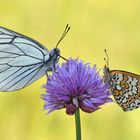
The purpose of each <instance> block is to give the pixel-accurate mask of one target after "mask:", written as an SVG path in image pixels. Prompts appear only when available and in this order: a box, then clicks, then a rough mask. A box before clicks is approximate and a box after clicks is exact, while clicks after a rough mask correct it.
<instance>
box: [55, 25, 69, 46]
mask: <svg viewBox="0 0 140 140" xmlns="http://www.w3.org/2000/svg"><path fill="white" fill-rule="evenodd" d="M69 30H70V26H69V25H68V24H67V25H66V27H65V30H64V32H63V34H62V35H61V37H60V39H59V41H58V42H57V44H56V48H57V47H58V45H59V44H60V42H61V41H62V39H63V38H64V37H65V36H66V34H67V33H68V31H69Z"/></svg>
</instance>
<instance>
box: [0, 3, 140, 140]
mask: <svg viewBox="0 0 140 140" xmlns="http://www.w3.org/2000/svg"><path fill="white" fill-rule="evenodd" d="M67 23H68V24H70V26H71V27H72V28H71V30H70V32H69V34H68V35H67V36H66V38H65V39H64V40H63V42H61V44H60V45H59V48H60V49H61V54H62V56H64V57H66V58H69V57H73V58H77V57H80V58H81V59H83V60H84V61H85V62H90V63H91V64H97V66H98V68H99V69H103V67H104V64H105V62H104V60H103V58H104V57H105V54H104V49H105V48H106V49H107V50H108V54H109V58H110V69H121V70H127V71H130V72H134V73H140V1H139V0H117V1H113V0H77V1H76V0H59V1H58V0H42V1H41V0H24V1H20V0H13V1H12V0H4V1H2V0H1V1H0V25H1V26H4V27H7V28H9V29H12V30H15V31H17V32H20V33H22V34H25V35H28V36H30V37H32V38H34V39H36V40H38V41H39V42H41V43H42V44H44V45H45V46H46V47H47V48H48V49H52V48H53V47H54V46H55V45H56V43H57V41H58V40H59V38H60V35H61V34H62V32H63V30H64V27H65V25H66V24H67ZM61 62H62V60H61V61H60V63H61ZM101 73H102V70H101ZM45 81H46V78H45V76H44V77H43V78H41V79H40V80H38V81H37V82H35V83H33V84H32V85H30V86H29V87H27V88H25V89H23V90H19V91H17V92H11V93H1V94H0V140H74V139H75V123H74V116H67V115H66V114H65V110H61V111H56V112H53V113H52V114H50V115H46V111H44V110H43V105H44V102H43V100H42V99H41V98H40V95H41V94H42V93H44V92H45V90H44V89H41V86H42V84H44V83H45ZM81 118H82V135H83V140H118V139H120V140H133V139H135V140H139V139H140V131H139V130H140V126H139V124H140V109H137V110H134V111H131V112H127V113H125V112H123V111H122V109H121V108H120V107H119V106H118V105H117V104H114V103H108V104H106V105H105V106H103V109H101V110H99V111H97V112H95V113H92V114H86V113H83V112H81Z"/></svg>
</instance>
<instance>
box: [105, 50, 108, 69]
mask: <svg viewBox="0 0 140 140" xmlns="http://www.w3.org/2000/svg"><path fill="white" fill-rule="evenodd" d="M104 51H105V54H106V58H104V60H105V62H106V64H107V66H108V67H109V57H108V53H107V51H106V49H105V50H104Z"/></svg>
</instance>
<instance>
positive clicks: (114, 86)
mask: <svg viewBox="0 0 140 140" xmlns="http://www.w3.org/2000/svg"><path fill="white" fill-rule="evenodd" d="M110 85H111V92H112V94H113V96H114V98H115V100H116V102H117V103H118V104H119V105H120V106H121V107H122V109H123V110H124V111H129V110H133V109H135V108H138V107H140V75H136V74H133V73H130V72H126V71H119V70H112V71H110Z"/></svg>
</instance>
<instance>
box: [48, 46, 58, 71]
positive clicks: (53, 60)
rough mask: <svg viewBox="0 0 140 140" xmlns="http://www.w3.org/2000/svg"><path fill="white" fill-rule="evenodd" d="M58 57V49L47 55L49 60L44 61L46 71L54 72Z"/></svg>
mask: <svg viewBox="0 0 140 140" xmlns="http://www.w3.org/2000/svg"><path fill="white" fill-rule="evenodd" d="M59 57H60V50H59V49H58V48H54V49H52V50H51V51H50V53H49V59H48V60H46V68H47V70H46V71H54V70H55V65H56V64H57V62H58V60H59Z"/></svg>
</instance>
